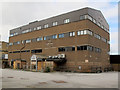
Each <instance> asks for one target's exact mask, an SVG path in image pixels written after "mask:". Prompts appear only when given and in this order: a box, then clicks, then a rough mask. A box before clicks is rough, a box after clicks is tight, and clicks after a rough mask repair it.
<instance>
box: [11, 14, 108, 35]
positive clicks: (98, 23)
mask: <svg viewBox="0 0 120 90" xmlns="http://www.w3.org/2000/svg"><path fill="white" fill-rule="evenodd" d="M84 19H89V20H90V21H92V22H93V23H95V24H96V25H98V26H99V27H101V28H102V29H104V30H105V31H107V32H108V31H109V30H108V29H107V28H106V27H105V26H104V25H102V24H101V23H100V22H97V21H96V20H95V19H94V18H93V17H91V16H90V15H81V16H80V20H84ZM69 22H70V19H69V18H67V19H64V24H66V23H69ZM57 25H58V22H57V21H55V22H52V26H57ZM48 27H49V25H48V24H45V25H43V28H48ZM40 29H42V26H41V25H40V26H37V27H34V28H33V30H40ZM31 31H32V30H31V28H29V29H27V30H24V31H22V33H27V32H31ZM15 35H18V33H16V32H15V33H13V34H10V36H15Z"/></svg>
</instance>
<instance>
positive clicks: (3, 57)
mask: <svg viewBox="0 0 120 90" xmlns="http://www.w3.org/2000/svg"><path fill="white" fill-rule="evenodd" d="M0 64H1V65H2V68H7V67H9V65H8V43H7V42H4V41H0Z"/></svg>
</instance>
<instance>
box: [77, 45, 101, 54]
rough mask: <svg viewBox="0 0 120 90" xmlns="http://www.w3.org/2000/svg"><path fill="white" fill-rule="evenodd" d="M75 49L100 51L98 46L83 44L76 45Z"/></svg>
mask: <svg viewBox="0 0 120 90" xmlns="http://www.w3.org/2000/svg"><path fill="white" fill-rule="evenodd" d="M77 50H89V51H95V52H99V53H100V52H101V49H100V48H96V47H93V46H90V45H84V46H77Z"/></svg>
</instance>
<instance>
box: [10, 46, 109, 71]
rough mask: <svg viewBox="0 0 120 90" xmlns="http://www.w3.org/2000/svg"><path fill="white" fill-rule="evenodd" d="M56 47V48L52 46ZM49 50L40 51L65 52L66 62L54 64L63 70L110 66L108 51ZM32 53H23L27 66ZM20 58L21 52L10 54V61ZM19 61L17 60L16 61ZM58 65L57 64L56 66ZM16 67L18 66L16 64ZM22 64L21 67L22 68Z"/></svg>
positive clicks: (47, 54) (45, 53) (48, 53)
mask: <svg viewBox="0 0 120 90" xmlns="http://www.w3.org/2000/svg"><path fill="white" fill-rule="evenodd" d="M52 49H54V48H52ZM47 51H48V52H43V53H40V54H41V55H42V54H43V55H46V56H52V55H58V54H65V56H66V57H65V58H66V62H65V63H61V64H56V63H55V64H54V65H53V66H54V68H55V70H58V69H60V70H61V71H62V70H63V71H65V70H69V71H77V72H90V70H91V68H92V67H101V68H102V70H104V68H106V67H109V65H110V61H109V55H108V54H107V53H104V52H103V53H94V52H90V51H69V52H55V51H54V50H53V51H54V52H53V53H52V52H51V51H49V50H47ZM31 56H32V54H31V53H30V52H26V53H25V54H22V55H21V59H24V60H26V66H28V67H29V68H30V65H31V60H30V58H31ZM17 58H19V54H17V53H15V54H14V53H12V54H9V61H11V60H12V59H17ZM16 63H17V62H16ZM55 65H56V66H55ZM14 67H16V66H14ZM22 67H23V66H21V67H20V68H22ZM40 67H41V62H38V70H41V68H40Z"/></svg>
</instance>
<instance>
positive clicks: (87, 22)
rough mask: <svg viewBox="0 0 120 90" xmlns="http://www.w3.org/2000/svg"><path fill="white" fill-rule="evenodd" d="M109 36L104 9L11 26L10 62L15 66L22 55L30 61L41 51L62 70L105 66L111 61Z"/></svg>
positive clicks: (85, 10)
mask: <svg viewBox="0 0 120 90" xmlns="http://www.w3.org/2000/svg"><path fill="white" fill-rule="evenodd" d="M109 40H110V39H109V25H108V23H107V21H106V20H105V18H104V16H103V14H102V13H101V11H99V10H95V9H92V8H88V7H87V8H82V9H79V10H76V11H72V12H68V13H65V14H61V15H58V16H54V17H51V18H48V19H45V20H41V21H35V22H30V23H29V24H27V25H24V26H21V27H18V28H15V29H12V30H10V37H9V62H10V66H11V62H12V61H13V60H16V59H20V60H21V59H22V60H25V61H26V64H27V65H30V64H31V57H32V55H33V54H40V55H46V56H48V57H49V58H46V60H50V58H51V60H53V61H54V63H55V64H56V68H57V69H60V70H70V71H78V72H89V71H90V70H91V68H92V67H100V68H102V69H104V68H105V67H108V66H109V64H110V61H109V51H110V44H109ZM60 55H63V56H64V57H63V58H64V60H63V62H62V61H61V60H60V57H62V56H60ZM56 61H58V62H59V61H61V62H60V63H57V62H56Z"/></svg>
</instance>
